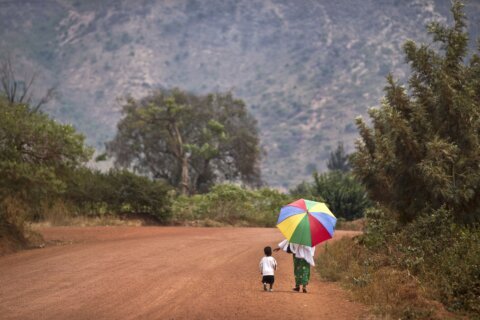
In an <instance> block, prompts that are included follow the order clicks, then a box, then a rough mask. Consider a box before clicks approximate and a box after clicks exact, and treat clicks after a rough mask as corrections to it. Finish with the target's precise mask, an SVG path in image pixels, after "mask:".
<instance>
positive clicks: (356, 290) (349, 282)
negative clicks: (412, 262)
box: [317, 237, 457, 319]
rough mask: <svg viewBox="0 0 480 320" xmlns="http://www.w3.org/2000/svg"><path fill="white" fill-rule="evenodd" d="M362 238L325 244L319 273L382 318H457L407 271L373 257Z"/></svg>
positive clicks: (318, 267) (319, 258) (377, 256)
mask: <svg viewBox="0 0 480 320" xmlns="http://www.w3.org/2000/svg"><path fill="white" fill-rule="evenodd" d="M358 241H359V237H354V238H348V237H344V238H341V239H339V240H338V241H336V242H334V243H332V244H326V245H323V247H322V249H323V250H321V252H320V254H319V256H318V258H317V271H318V273H319V274H320V276H321V278H322V279H324V280H326V281H333V282H337V281H338V282H340V283H341V284H342V286H344V287H345V288H347V289H349V290H351V292H352V295H353V297H354V299H355V300H356V301H359V302H361V303H363V304H365V305H368V306H370V308H371V312H372V313H373V314H374V315H376V316H379V317H380V318H381V319H446V318H450V319H456V318H457V317H456V316H454V315H453V314H450V313H449V312H447V311H445V309H444V308H443V306H442V305H441V304H440V303H439V302H436V301H433V300H431V299H430V298H429V292H428V290H427V289H426V288H425V287H423V286H422V285H421V283H420V281H419V280H418V279H417V278H416V277H414V276H413V275H411V274H410V273H409V272H408V271H406V270H398V269H395V268H392V267H390V266H388V265H387V264H386V263H385V261H382V260H384V258H385V257H382V256H381V255H376V256H375V255H372V254H371V252H369V251H368V250H367V249H365V248H364V247H362V246H361V245H360V244H359V243H358Z"/></svg>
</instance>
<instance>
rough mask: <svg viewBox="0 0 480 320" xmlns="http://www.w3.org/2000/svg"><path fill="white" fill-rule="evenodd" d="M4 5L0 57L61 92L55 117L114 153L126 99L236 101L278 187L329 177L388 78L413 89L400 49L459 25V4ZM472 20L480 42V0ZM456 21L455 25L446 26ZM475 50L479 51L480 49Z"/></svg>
mask: <svg viewBox="0 0 480 320" xmlns="http://www.w3.org/2000/svg"><path fill="white" fill-rule="evenodd" d="M358 4H359V2H358V1H354V0H337V1H311V0H295V1H288V0H217V1H214V0H212V1H199V0H175V1H173V0H161V1H155V0H142V1H127V0H102V1H95V0H44V1H35V0H31V1H27V0H19V1H0V48H1V51H4V52H5V51H11V52H13V53H14V54H15V55H16V56H17V61H18V63H19V64H20V65H21V66H23V68H24V69H25V70H26V69H32V68H33V69H36V70H38V71H39V73H40V74H41V75H42V76H43V78H41V79H40V80H41V81H40V82H39V85H40V87H39V89H43V88H45V87H48V86H52V85H54V86H57V87H58V90H59V93H60V95H59V97H58V98H57V99H56V100H55V101H54V102H53V103H51V104H50V105H48V106H47V107H45V109H44V110H45V111H47V112H49V113H50V114H52V115H53V116H54V117H56V118H57V119H59V120H60V121H64V122H71V123H73V124H74V125H75V126H76V127H77V128H78V129H79V130H80V131H82V132H84V133H85V134H86V136H87V137H88V141H89V143H90V144H91V145H93V146H95V147H96V148H97V149H99V150H101V149H102V148H103V145H104V143H105V142H106V141H107V140H109V139H111V138H112V137H113V135H114V134H115V126H116V123H117V121H118V120H119V118H120V116H121V115H120V113H119V110H120V103H119V102H118V101H117V98H119V97H123V96H125V95H128V94H131V95H133V96H135V97H141V96H142V95H145V94H147V93H148V92H149V90H151V89H152V88H156V87H159V86H163V87H180V88H184V89H187V90H191V91H194V92H199V93H206V92H212V91H226V90H231V91H232V92H234V94H235V95H236V96H238V97H240V98H243V99H244V100H245V101H246V103H247V104H248V106H249V108H250V110H251V112H252V113H253V114H254V115H255V117H256V118H257V119H258V121H259V128H260V132H261V139H262V145H263V148H264V150H265V156H264V160H263V164H262V169H263V177H264V179H265V180H266V182H268V183H269V184H270V185H273V186H277V187H287V188H288V187H293V186H294V185H295V184H296V183H298V182H300V181H301V180H302V179H307V178H308V177H309V176H310V174H311V172H312V171H313V170H323V169H324V168H325V161H326V159H327V158H328V155H329V152H330V151H331V150H332V149H333V148H335V146H336V144H337V142H339V141H343V142H344V143H345V144H346V146H347V150H349V151H351V150H353V142H354V139H355V138H356V135H357V132H356V129H355V126H354V124H353V122H354V118H355V117H356V116H358V115H363V116H365V115H366V113H367V110H368V108H369V107H371V106H376V105H378V104H379V102H380V99H381V97H382V88H383V86H384V83H385V81H384V78H385V75H386V74H387V73H388V72H389V71H392V72H393V73H394V75H395V76H396V77H397V78H400V79H404V78H405V75H406V74H407V72H408V66H406V65H405V64H404V63H403V54H402V50H401V46H402V44H403V42H404V41H405V40H406V39H414V40H415V41H427V40H428V39H427V38H425V32H424V30H425V28H424V25H425V24H426V23H427V22H428V21H431V20H433V19H436V20H441V21H444V22H447V21H450V18H449V11H448V10H449V6H450V1H448V0H441V1H440V0H435V1H433V0H382V1H380V0H376V1H375V0H364V1H362V2H361V6H360V5H358ZM467 7H468V9H467V10H466V12H467V13H468V17H469V29H470V33H471V35H472V36H474V37H475V38H477V37H478V35H479V30H480V1H478V0H471V1H470V2H469V4H468V5H467ZM447 17H448V18H447ZM473 43H474V42H473V41H472V45H473Z"/></svg>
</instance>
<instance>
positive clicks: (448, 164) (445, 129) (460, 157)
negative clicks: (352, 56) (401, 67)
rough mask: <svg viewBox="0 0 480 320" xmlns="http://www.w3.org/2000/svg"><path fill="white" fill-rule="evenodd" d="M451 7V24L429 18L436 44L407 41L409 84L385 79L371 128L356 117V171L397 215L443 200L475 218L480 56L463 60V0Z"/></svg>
mask: <svg viewBox="0 0 480 320" xmlns="http://www.w3.org/2000/svg"><path fill="white" fill-rule="evenodd" d="M452 13H453V17H454V19H455V23H454V25H453V26H452V27H446V26H443V25H440V24H438V23H432V24H430V25H429V29H428V30H429V33H430V34H431V35H432V36H433V40H434V42H435V43H436V44H438V45H439V48H440V50H439V51H436V50H434V49H433V48H432V47H431V46H429V45H426V44H425V45H420V46H418V45H417V44H415V43H414V42H413V41H407V42H406V43H405V45H404V50H405V54H406V61H407V62H408V63H409V64H410V67H411V69H412V75H411V76H410V79H409V82H408V88H405V87H404V86H401V85H399V84H398V83H396V82H395V81H394V80H393V78H392V77H391V76H389V77H388V78H387V80H388V83H387V86H386V88H385V92H386V95H385V99H384V101H383V104H382V107H381V108H380V109H372V110H370V116H371V118H372V123H373V128H369V127H368V126H367V125H366V124H365V123H364V122H363V121H362V120H361V119H357V125H358V128H359V131H360V135H361V141H359V142H358V144H357V152H356V153H355V154H354V157H353V167H354V171H355V174H356V175H357V176H359V177H360V179H361V181H362V182H363V183H364V184H365V185H366V186H367V189H368V191H369V193H370V195H371V197H372V198H373V199H374V200H375V201H378V202H380V203H381V204H382V206H384V207H386V208H388V209H389V210H391V211H394V212H396V213H397V214H398V215H399V217H400V219H401V220H402V221H411V220H413V219H414V218H415V217H416V216H418V215H419V214H420V213H422V212H425V211H428V210H430V209H439V208H440V207H442V206H446V208H447V209H449V210H451V211H452V212H453V214H454V215H455V216H456V217H457V219H458V220H461V221H464V222H473V221H478V220H479V219H480V197H479V196H478V195H479V192H480V170H479V166H478V164H479V163H480V139H479V136H480V135H479V133H480V85H479V84H480V82H479V79H480V57H479V55H478V53H476V54H473V55H472V57H471V58H470V62H469V63H468V62H466V61H467V60H468V59H467V57H468V35H467V33H466V32H465V16H464V13H463V11H462V4H461V3H460V2H458V1H455V2H454V5H453V7H452Z"/></svg>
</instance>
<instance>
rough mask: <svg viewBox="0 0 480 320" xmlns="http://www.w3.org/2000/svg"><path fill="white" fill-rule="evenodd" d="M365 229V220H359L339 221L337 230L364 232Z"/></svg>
mask: <svg viewBox="0 0 480 320" xmlns="http://www.w3.org/2000/svg"><path fill="white" fill-rule="evenodd" d="M364 228H365V219H364V218H361V219H357V220H353V221H345V220H342V219H338V220H337V226H336V229H337V230H350V231H363V229H364Z"/></svg>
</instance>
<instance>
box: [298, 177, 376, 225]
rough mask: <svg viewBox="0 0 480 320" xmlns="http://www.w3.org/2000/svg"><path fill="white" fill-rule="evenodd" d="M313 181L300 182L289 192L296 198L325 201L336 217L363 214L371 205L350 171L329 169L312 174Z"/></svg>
mask: <svg viewBox="0 0 480 320" xmlns="http://www.w3.org/2000/svg"><path fill="white" fill-rule="evenodd" d="M313 178H314V181H313V183H309V182H302V183H301V184H299V185H298V186H297V187H296V188H295V189H293V190H291V191H290V193H291V194H292V195H293V196H295V197H297V198H306V199H310V200H314V201H321V202H325V203H326V204H327V206H328V208H329V209H330V210H331V211H332V212H333V214H334V215H335V216H336V217H337V218H343V219H345V220H353V219H358V218H361V217H363V216H364V213H365V211H366V210H367V209H368V208H369V207H371V202H370V200H369V199H368V196H367V192H366V190H365V188H364V187H363V186H362V185H361V184H360V183H359V182H358V181H357V180H356V179H355V178H354V176H353V175H352V174H351V173H348V172H341V171H337V170H336V171H329V172H326V173H322V174H318V173H314V174H313Z"/></svg>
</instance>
